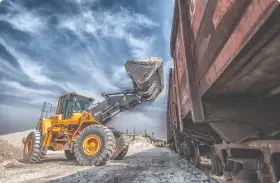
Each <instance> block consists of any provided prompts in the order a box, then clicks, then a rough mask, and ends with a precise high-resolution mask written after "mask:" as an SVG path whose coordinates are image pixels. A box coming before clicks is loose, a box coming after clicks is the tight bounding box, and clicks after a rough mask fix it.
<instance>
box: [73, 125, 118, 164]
mask: <svg viewBox="0 0 280 183" xmlns="http://www.w3.org/2000/svg"><path fill="white" fill-rule="evenodd" d="M88 133H100V134H101V136H100V138H101V139H102V140H103V144H102V147H101V150H100V152H99V153H97V154H96V156H93V157H94V158H93V159H91V160H89V159H88V158H87V157H86V156H85V155H83V154H82V153H81V151H80V146H81V145H82V143H83V139H84V137H86V135H87V134H88ZM114 143H115V137H114V135H113V133H112V131H111V130H110V129H109V128H107V127H106V126H104V125H90V126H87V127H86V128H84V129H83V130H82V131H81V132H80V133H79V135H78V136H77V138H76V142H75V144H74V155H75V157H76V160H77V161H78V163H79V164H81V165H84V166H89V165H90V166H91V165H95V166H100V165H103V164H105V163H106V162H107V161H108V160H109V159H110V158H111V157H112V155H113V153H112V152H113V145H114Z"/></svg>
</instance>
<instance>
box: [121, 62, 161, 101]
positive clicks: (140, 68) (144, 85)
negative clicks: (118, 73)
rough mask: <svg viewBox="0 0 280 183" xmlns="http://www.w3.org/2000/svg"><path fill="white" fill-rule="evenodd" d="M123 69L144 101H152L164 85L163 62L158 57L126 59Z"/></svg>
mask: <svg viewBox="0 0 280 183" xmlns="http://www.w3.org/2000/svg"><path fill="white" fill-rule="evenodd" d="M125 69H126V71H127V73H128V74H129V76H130V78H131V80H132V82H133V84H134V89H135V90H136V91H137V92H138V93H140V94H141V96H142V99H143V100H144V101H153V100H154V99H156V98H157V97H158V95H159V94H160V93H161V91H162V90H163V87H164V81H163V63H162V59H161V58H158V57H150V58H148V59H145V60H140V61H137V60H128V61H127V62H126V63H125Z"/></svg>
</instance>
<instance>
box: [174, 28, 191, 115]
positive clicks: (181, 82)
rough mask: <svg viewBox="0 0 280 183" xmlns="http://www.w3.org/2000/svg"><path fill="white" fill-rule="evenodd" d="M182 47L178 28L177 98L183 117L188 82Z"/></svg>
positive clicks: (187, 97) (180, 33)
mask: <svg viewBox="0 0 280 183" xmlns="http://www.w3.org/2000/svg"><path fill="white" fill-rule="evenodd" d="M184 62H185V59H184V47H183V38H182V31H181V29H180V28H179V29H178V33H177V40H176V63H177V64H176V66H177V67H176V69H178V70H177V72H178V88H179V98H180V106H181V113H182V115H183V116H184V115H185V112H186V111H185V110H184V106H185V105H186V103H187V102H188V99H189V95H188V81H187V76H186V74H187V69H186V64H185V63H184Z"/></svg>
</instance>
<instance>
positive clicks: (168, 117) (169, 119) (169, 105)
mask: <svg viewBox="0 0 280 183" xmlns="http://www.w3.org/2000/svg"><path fill="white" fill-rule="evenodd" d="M172 79H173V78H172V69H169V80H168V98H167V111H166V126H167V139H170V138H171V129H172V127H171V123H172V95H173V94H172V90H173V88H172V84H173V83H172Z"/></svg>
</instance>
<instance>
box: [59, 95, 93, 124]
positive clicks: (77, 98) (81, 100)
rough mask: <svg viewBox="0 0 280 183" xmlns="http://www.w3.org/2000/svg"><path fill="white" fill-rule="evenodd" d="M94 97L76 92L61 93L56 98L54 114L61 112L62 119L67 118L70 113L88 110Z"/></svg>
mask: <svg viewBox="0 0 280 183" xmlns="http://www.w3.org/2000/svg"><path fill="white" fill-rule="evenodd" d="M93 101H94V99H93V98H89V97H85V96H82V95H78V94H76V93H68V94H65V95H62V96H60V97H59V99H58V105H57V110H56V114H57V115H58V114H61V115H62V119H69V118H70V117H71V115H72V113H79V112H82V111H88V110H89V107H90V106H92V104H93Z"/></svg>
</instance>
